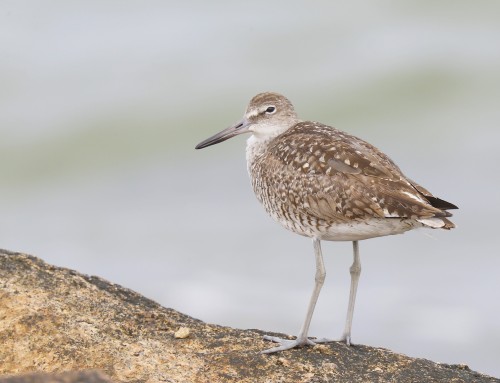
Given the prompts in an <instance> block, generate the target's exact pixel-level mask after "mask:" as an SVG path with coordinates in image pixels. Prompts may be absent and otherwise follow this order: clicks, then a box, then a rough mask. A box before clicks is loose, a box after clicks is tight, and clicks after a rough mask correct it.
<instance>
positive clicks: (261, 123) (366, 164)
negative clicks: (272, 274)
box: [196, 92, 458, 354]
mask: <svg viewBox="0 0 500 383" xmlns="http://www.w3.org/2000/svg"><path fill="white" fill-rule="evenodd" d="M245 133H248V134H251V136H250V137H249V138H248V140H247V144H246V160H247V170H248V174H249V176H250V181H251V185H252V188H253V191H254V192H255V195H256V197H257V199H258V201H259V202H260V203H261V204H262V205H263V207H264V209H265V210H266V212H267V213H268V214H269V215H270V216H271V217H272V218H273V219H274V220H275V221H277V222H278V223H280V224H281V225H282V226H283V227H285V228H286V229H288V230H291V231H292V232H294V233H296V234H299V235H302V236H305V237H309V238H311V239H312V242H313V248H314V255H315V262H316V271H315V284H314V289H313V292H312V295H311V298H310V301H309V305H308V308H307V313H306V318H305V320H304V322H303V324H302V327H301V328H300V331H299V333H298V335H297V337H296V338H295V339H284V338H280V337H274V336H268V335H265V336H264V340H267V341H271V342H274V343H277V345H276V346H275V347H272V348H269V349H266V350H263V351H261V353H263V354H271V353H275V352H280V351H284V350H288V349H292V348H295V347H303V346H307V345H310V346H314V345H316V344H318V343H326V342H332V340H330V339H328V338H319V339H318V338H309V337H308V332H309V326H310V323H311V319H312V316H313V312H314V308H315V306H316V302H317V300H318V297H319V294H320V291H321V288H322V286H323V283H324V280H325V276H326V271H325V266H324V262H323V255H322V250H321V241H351V242H352V244H353V263H352V265H351V267H350V269H349V271H350V275H351V284H350V293H349V301H348V309H347V316H346V321H345V327H344V331H343V334H342V337H341V339H340V340H341V341H342V342H345V343H346V344H347V345H348V346H349V345H351V328H352V320H353V314H354V305H355V300H356V292H357V288H358V281H359V278H360V274H361V261H360V256H359V243H358V242H359V241H361V240H365V239H370V238H374V237H381V236H386V235H392V234H401V233H404V232H406V231H409V230H412V229H416V228H421V227H425V228H432V229H445V230H450V229H452V228H454V227H455V225H454V223H453V222H451V221H450V220H449V217H451V215H452V214H451V213H450V212H449V211H448V210H451V209H458V207H457V206H456V205H454V204H452V203H450V202H447V201H445V200H443V199H440V198H438V197H435V196H434V195H433V194H431V193H430V192H429V191H428V190H427V189H425V188H424V187H422V186H420V185H419V184H417V183H416V182H414V181H412V180H411V179H410V178H408V177H406V176H405V175H404V174H403V173H402V171H401V170H400V168H399V167H398V166H397V165H396V164H395V163H394V162H393V161H392V160H391V159H390V158H389V157H388V156H387V155H386V154H384V153H383V152H381V151H380V150H379V149H377V148H376V147H375V146H373V145H371V144H370V143H368V142H366V141H364V140H362V139H361V138H358V137H356V136H354V135H351V134H348V133H346V132H344V131H341V130H339V129H336V128H334V127H331V126H328V125H325V124H322V123H319V122H314V121H303V120H301V119H299V117H298V116H297V113H296V112H295V108H294V106H293V105H292V103H291V102H290V100H289V99H288V98H286V97H285V96H283V95H281V94H279V93H275V92H264V93H259V94H257V95H256V96H255V97H253V98H252V99H251V101H250V103H249V104H248V106H247V108H246V111H245V113H244V116H243V119H241V120H240V121H238V122H237V123H235V124H233V125H231V126H229V127H228V128H226V129H224V130H222V131H221V132H219V133H217V134H215V135H213V136H211V137H209V138H207V139H206V140H204V141H202V142H200V143H199V144H198V145H196V149H202V148H206V147H208V146H211V145H214V144H218V143H220V142H223V141H225V140H228V139H230V138H232V137H234V136H238V135H240V134H245Z"/></svg>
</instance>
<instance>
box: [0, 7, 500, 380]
mask: <svg viewBox="0 0 500 383" xmlns="http://www.w3.org/2000/svg"><path fill="white" fill-rule="evenodd" d="M499 42H500V3H499V2H497V1H494V0H491V1H486V0H481V1H474V2H469V1H457V0H454V1H451V0H446V1H439V2H435V1H421V0H420V1H406V2H396V1H389V0H381V1H374V2H368V1H350V2H332V1H316V2H286V1H274V2H269V1H262V0H255V1H253V2H247V3H242V2H232V1H212V2H204V1H201V0H198V1H149V0H148V1H141V2H135V1H122V0H120V1H118V0H116V1H112V0H107V1H97V0H92V1H89V0H86V1H71V2H68V1H62V0H59V1H17V0H15V1H14V0H12V1H6V0H4V1H2V2H1V3H0V46H1V52H0V55H1V60H0V84H1V86H0V247H1V248H6V249H10V250H16V251H23V252H28V253H31V254H34V255H36V256H39V257H41V258H43V259H44V260H46V261H47V262H50V263H53V264H56V265H59V266H65V267H70V268H73V269H77V270H79V271H81V272H84V273H88V274H94V275H99V276H102V277H104V278H106V279H109V280H111V281H113V282H116V283H119V284H122V285H124V286H127V287H130V288H132V289H134V290H136V291H138V292H140V293H142V294H144V295H146V296H147V297H150V298H152V299H155V300H156V301H158V302H159V303H161V304H162V305H164V306H168V307H172V308H175V309H177V310H179V311H181V312H184V313H186V314H189V315H192V316H194V317H197V318H200V319H202V320H204V321H207V322H212V323H218V324H223V325H229V326H233V327H238V328H260V329H264V330H270V331H271V330H272V331H279V332H285V333H289V334H296V333H297V331H298V329H299V327H300V325H301V323H302V321H303V317H304V315H305V311H306V305H307V302H308V299H309V295H310V293H311V289H312V285H313V280H314V258H313V250H312V245H311V243H310V241H309V240H308V239H306V238H302V237H299V236H296V235H295V234H292V233H289V232H287V231H285V230H284V229H282V228H281V227H279V226H278V225H277V224H275V223H274V222H273V221H272V220H271V219H270V218H268V217H267V215H266V213H265V212H264V210H263V209H262V208H261V207H260V206H259V204H258V202H257V201H256V199H255V197H254V196H253V193H252V191H251V188H250V185H249V181H248V177H247V174H246V165H245V155H244V147H245V143H244V138H241V137H239V138H235V139H234V140H231V141H228V142H225V143H223V144H220V145H217V146H214V147H211V148H208V149H205V150H203V151H195V150H194V146H195V145H196V144H197V143H198V142H199V141H201V140H202V139H204V138H206V137H208V136H209V135H211V134H213V133H215V132H217V131H219V130H221V129H223V128H225V127H226V126H228V125H229V124H231V123H233V122H235V121H236V120H238V119H239V118H241V116H242V114H243V111H244V109H245V107H246V105H247V103H248V101H249V100H250V98H251V97H252V96H253V95H255V94H256V93H258V92H261V91H267V90H271V91H278V92H281V93H283V94H285V95H286V96H287V97H289V98H290V99H291V100H292V102H293V103H294V104H295V106H296V109H297V110H298V113H299V115H300V116H301V117H302V118H304V119H313V120H317V121H322V122H324V123H328V124H331V125H334V126H336V127H337V128H340V129H342V130H347V131H349V132H350V133H352V134H355V135H357V136H360V137H362V138H364V139H366V140H368V141H369V142H371V143H373V144H374V145H376V146H377V147H379V148H380V149H382V150H383V151H385V152H386V153H387V154H389V155H390V156H391V157H392V158H393V159H394V160H395V161H396V162H397V163H398V164H399V165H400V167H401V168H402V169H403V171H404V172H405V173H406V174H407V175H408V176H409V177H411V178H413V179H415V180H416V181H417V182H419V183H421V184H422V185H424V186H425V187H427V188H429V189H430V190H431V191H432V192H433V193H435V194H436V195H438V196H440V197H442V198H444V199H447V200H449V201H451V202H454V203H456V204H457V205H458V206H459V207H460V209H461V210H459V211H456V214H455V217H454V222H455V223H456V224H457V226H458V228H457V229H456V230H453V231H451V232H444V231H415V232H411V233H407V234H405V235H401V236H394V237H385V238H379V239H373V240H370V241H364V242H362V243H361V245H360V249H361V260H362V265H363V273H362V276H361V282H360V287H359V291H358V299H357V302H356V312H355V315H354V326H353V342H354V343H362V344H368V345H372V346H380V347H386V348H390V349H392V350H394V351H396V352H402V353H405V354H408V355H411V356H417V357H424V358H429V359H433V360H435V361H441V362H447V363H467V364H469V365H470V367H471V368H473V369H476V370H479V371H481V372H484V373H488V374H491V375H494V376H500V280H499V275H500V273H499V270H500V257H499V247H500V241H499V234H498V233H497V230H496V229H497V227H498V224H497V223H496V220H497V218H498V216H499V212H500V206H499V188H500V175H499V170H498V164H499V163H500V146H499V144H498V142H499V138H500V126H499V121H500V107H499V106H500V102H499V101H500V43H499ZM323 252H324V254H325V261H326V267H327V280H326V283H325V286H324V289H323V292H322V295H321V296H320V299H319V303H318V307H317V310H316V313H315V316H314V318H313V323H312V328H311V335H313V336H314V335H316V336H327V337H339V336H340V335H341V332H342V329H343V322H344V318H345V312H346V309H347V297H348V289H349V271H348V268H349V266H350V263H351V244H350V243H341V242H338V243H324V245H323Z"/></svg>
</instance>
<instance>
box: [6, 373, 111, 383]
mask: <svg viewBox="0 0 500 383" xmlns="http://www.w3.org/2000/svg"><path fill="white" fill-rule="evenodd" d="M0 383H113V381H112V380H111V379H109V377H107V376H106V375H104V374H103V373H102V372H99V371H73V372H63V373H60V374H47V373H40V372H38V373H33V374H22V375H16V376H10V377H4V378H2V377H0Z"/></svg>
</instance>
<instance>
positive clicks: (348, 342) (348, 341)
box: [340, 334, 351, 346]
mask: <svg viewBox="0 0 500 383" xmlns="http://www.w3.org/2000/svg"><path fill="white" fill-rule="evenodd" d="M340 341H341V342H344V343H345V344H346V345H348V346H350V345H351V335H346V334H344V335H342V338H341V339H340Z"/></svg>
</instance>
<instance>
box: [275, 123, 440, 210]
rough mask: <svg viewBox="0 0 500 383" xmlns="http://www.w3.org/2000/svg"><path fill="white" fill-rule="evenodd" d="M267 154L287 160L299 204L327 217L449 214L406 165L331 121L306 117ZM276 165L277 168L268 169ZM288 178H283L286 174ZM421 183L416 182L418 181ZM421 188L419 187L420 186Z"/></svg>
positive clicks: (280, 161) (279, 161)
mask: <svg viewBox="0 0 500 383" xmlns="http://www.w3.org/2000/svg"><path fill="white" fill-rule="evenodd" d="M267 156H272V157H273V160H272V161H271V160H270V158H268V159H266V161H267V162H268V164H271V163H272V162H273V161H276V166H271V167H272V168H274V171H280V170H279V169H280V168H282V167H283V164H285V165H286V168H287V172H286V173H288V174H294V177H293V179H291V178H290V176H288V177H286V178H285V181H284V184H283V185H282V187H283V188H285V189H288V190H292V189H293V192H292V193H295V194H297V195H294V196H293V197H292V199H293V200H294V202H295V204H296V205H297V207H298V208H299V207H300V208H301V209H303V210H305V211H306V212H308V213H309V214H313V215H314V216H316V217H317V218H320V219H326V220H331V219H334V220H351V219H356V218H366V217H401V218H421V217H444V216H449V215H450V214H449V213H447V212H444V211H442V210H441V209H440V208H438V207H433V206H432V205H431V203H429V201H428V200H427V199H426V198H425V197H424V195H423V193H422V192H421V191H420V190H422V191H425V192H426V193H427V194H429V195H430V193H428V192H427V191H426V190H425V189H423V188H421V187H420V186H418V185H417V186H413V185H412V183H411V182H410V181H409V180H408V179H407V178H406V177H405V176H404V175H403V173H402V172H401V170H400V169H399V168H398V167H397V166H396V165H395V164H394V162H393V161H392V160H391V159H390V158H389V157H387V156H386V155H385V154H383V153H381V152H380V151H379V150H377V149H376V148H375V147H374V146H373V145H371V144H369V143H367V142H366V141H363V140H361V139H359V138H357V137H355V136H352V135H349V134H347V133H345V132H342V131H340V130H337V129H334V128H331V127H329V126H326V125H323V124H320V123H314V122H301V123H299V124H297V125H295V126H294V127H292V128H291V129H289V130H288V131H287V132H285V133H284V134H282V135H281V136H280V138H279V140H276V141H275V144H274V145H271V147H270V148H269V151H268V154H267ZM269 170H270V171H272V169H269ZM282 179H283V178H282ZM415 185H416V184H415ZM418 188H420V190H419V189H418Z"/></svg>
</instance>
